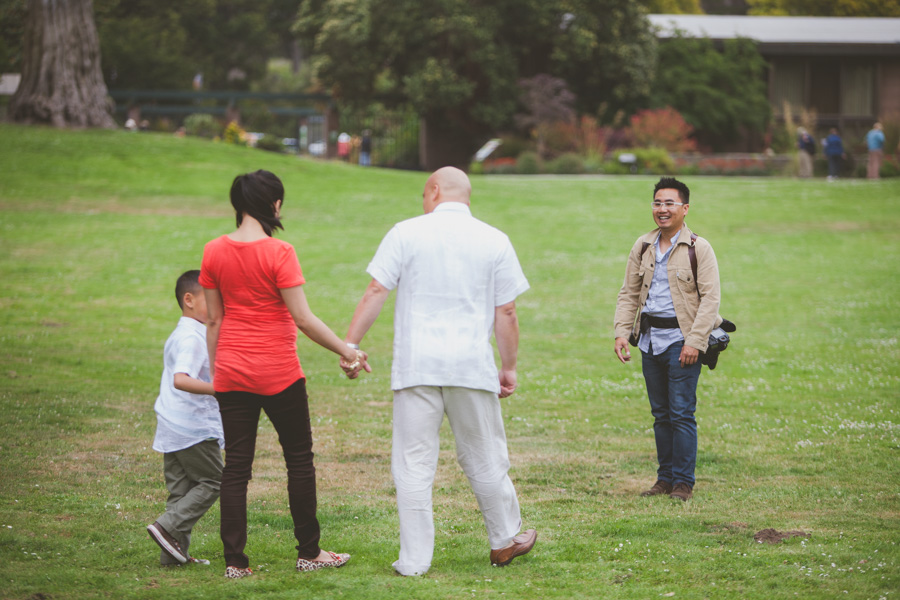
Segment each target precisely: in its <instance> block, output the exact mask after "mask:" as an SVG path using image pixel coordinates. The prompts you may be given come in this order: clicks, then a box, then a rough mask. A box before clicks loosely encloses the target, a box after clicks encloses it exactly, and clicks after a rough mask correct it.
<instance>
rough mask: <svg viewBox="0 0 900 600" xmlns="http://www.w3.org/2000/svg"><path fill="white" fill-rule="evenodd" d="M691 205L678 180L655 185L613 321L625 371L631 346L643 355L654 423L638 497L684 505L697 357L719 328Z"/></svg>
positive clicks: (712, 276) (712, 281) (706, 249)
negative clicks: (646, 477)
mask: <svg viewBox="0 0 900 600" xmlns="http://www.w3.org/2000/svg"><path fill="white" fill-rule="evenodd" d="M689 202H690V190H689V189H688V187H687V186H686V185H685V184H683V183H682V182H680V181H678V180H677V179H674V178H671V177H663V178H662V179H660V180H659V182H658V183H657V184H656V187H655V188H654V190H653V203H652V208H653V220H654V221H655V222H656V225H657V229H654V230H653V231H651V232H650V233H647V234H645V235H643V236H641V237H639V238H638V240H637V241H636V242H635V243H634V246H633V247H632V248H631V253H630V254H629V255H628V265H627V267H626V271H625V282H624V283H623V284H622V289H621V290H620V291H619V297H618V300H617V302H616V317H615V336H616V342H615V352H616V356H618V358H619V360H620V361H622V362H623V363H625V362H628V361H629V360H630V359H631V354H630V352H629V350H628V344H629V339H630V340H631V341H632V342H636V343H634V344H633V345H636V346H637V347H638V348H639V349H640V350H641V358H642V365H641V366H642V370H643V373H644V381H645V382H646V384H647V396H648V397H649V399H650V409H651V413H652V414H653V418H654V422H653V432H654V435H655V437H656V456H657V460H658V462H659V469H658V470H657V481H656V483H655V484H654V485H653V487H651V488H650V489H649V490H646V491H644V492H642V493H641V495H642V496H656V495H659V494H668V495H670V496H671V497H672V498H677V499H679V500H682V501H687V500H688V499H690V498H691V496H692V495H693V488H694V469H695V466H696V463H697V421H696V419H695V418H694V411H695V409H696V406H697V381H698V379H699V378H700V368H701V366H702V365H701V364H700V360H699V359H700V353H701V352H705V351H706V349H707V345H708V341H709V334H710V332H711V331H712V330H713V328H715V327H717V326H718V325H719V324H720V323H721V322H722V318H721V317H720V316H719V297H720V289H719V267H718V264H717V263H716V255H715V253H714V252H713V249H712V246H710V245H709V242H707V241H706V240H705V239H703V238H701V237H698V236H696V235H695V234H694V233H692V232H691V230H690V229H688V227H687V225H685V224H684V219H685V217H686V216H687V213H688V209H689V208H690V205H689ZM692 257H693V261H695V265H696V267H693V266H692V262H693V261H692Z"/></svg>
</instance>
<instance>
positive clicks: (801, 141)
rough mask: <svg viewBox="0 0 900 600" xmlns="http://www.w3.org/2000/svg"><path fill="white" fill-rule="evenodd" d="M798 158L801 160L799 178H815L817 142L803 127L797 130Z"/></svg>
mask: <svg viewBox="0 0 900 600" xmlns="http://www.w3.org/2000/svg"><path fill="white" fill-rule="evenodd" d="M797 148H798V150H799V152H798V153H797V156H798V158H799V160H800V168H799V176H800V177H803V178H807V177H812V176H813V156H815V154H816V141H815V140H814V139H813V137H812V136H811V135H809V132H808V131H806V129H804V128H803V127H800V128H799V129H798V130H797Z"/></svg>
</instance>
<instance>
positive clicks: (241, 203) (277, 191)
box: [231, 169, 284, 237]
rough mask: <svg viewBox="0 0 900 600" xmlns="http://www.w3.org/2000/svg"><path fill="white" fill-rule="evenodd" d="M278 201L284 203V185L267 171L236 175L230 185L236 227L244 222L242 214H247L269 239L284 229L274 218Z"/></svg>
mask: <svg viewBox="0 0 900 600" xmlns="http://www.w3.org/2000/svg"><path fill="white" fill-rule="evenodd" d="M278 200H281V202H282V203H284V184H282V183H281V180H280V179H278V177H277V176H276V175H275V174H274V173H271V172H269V171H264V170H262V169H260V170H259V171H254V172H253V173H246V174H244V175H238V176H237V177H235V178H234V181H233V182H232V184H231V205H232V206H233V207H234V213H235V215H234V216H235V220H236V221H237V226H238V227H240V226H241V221H243V220H244V213H247V214H248V215H250V216H251V217H253V218H254V219H256V220H257V221H259V224H260V225H262V228H263V231H265V232H266V235H267V236H269V237H272V232H273V231H275V230H276V229H284V227H283V226H282V224H281V219H279V218H278V217H276V216H275V202H276V201H278Z"/></svg>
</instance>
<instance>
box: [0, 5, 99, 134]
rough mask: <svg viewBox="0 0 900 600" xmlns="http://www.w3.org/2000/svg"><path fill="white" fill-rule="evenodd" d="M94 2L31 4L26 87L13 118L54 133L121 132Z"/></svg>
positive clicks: (25, 57)
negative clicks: (43, 125) (109, 90)
mask: <svg viewBox="0 0 900 600" xmlns="http://www.w3.org/2000/svg"><path fill="white" fill-rule="evenodd" d="M110 109H111V102H110V101H109V100H108V98H107V90H106V84H105V83H104V82H103V74H102V71H101V70H100V38H99V37H98V35H97V27H96V26H95V25H94V10H93V4H92V0H29V2H28V20H27V23H26V26H25V46H24V48H23V64H22V81H21V82H20V83H19V88H18V89H17V90H16V93H15V94H14V95H13V97H12V98H11V99H10V106H9V116H10V118H11V119H12V120H13V121H17V122H22V123H49V124H51V125H53V126H54V127H107V128H112V127H115V126H116V123H115V121H114V120H113V118H112V116H111V114H110V112H111V110H110Z"/></svg>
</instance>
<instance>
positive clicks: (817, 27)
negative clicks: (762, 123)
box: [650, 15, 900, 131]
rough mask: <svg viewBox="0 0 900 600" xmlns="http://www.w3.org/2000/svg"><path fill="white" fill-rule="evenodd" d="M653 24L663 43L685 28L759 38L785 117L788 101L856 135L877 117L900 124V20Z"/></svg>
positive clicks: (777, 106) (708, 18)
mask: <svg viewBox="0 0 900 600" xmlns="http://www.w3.org/2000/svg"><path fill="white" fill-rule="evenodd" d="M650 22H651V23H652V24H653V25H654V26H655V27H656V29H657V37H658V38H660V39H662V40H665V39H666V38H668V37H672V36H674V35H676V34H677V32H679V31H680V32H682V33H683V34H684V35H689V36H691V37H708V38H710V39H711V40H713V41H721V40H728V39H735V38H738V37H743V38H750V39H752V40H754V41H756V43H757V47H758V48H759V51H760V53H761V54H762V55H763V57H764V58H765V59H766V60H767V62H768V63H769V81H768V83H769V102H770V103H771V106H772V110H773V112H774V114H775V115H776V116H777V117H780V116H782V115H783V112H784V105H785V103H788V104H790V105H791V108H792V109H793V112H794V114H797V112H798V111H799V110H801V109H807V110H813V111H815V113H816V117H817V119H818V124H819V126H820V127H823V128H825V127H833V126H836V127H839V128H841V129H850V130H853V131H856V130H865V129H868V128H869V127H871V125H872V123H873V121H875V120H876V119H892V120H900V19H890V18H860V17H846V18H845V17H764V16H727V15H650ZM663 48H664V46H663ZM662 51H665V50H664V49H662Z"/></svg>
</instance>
